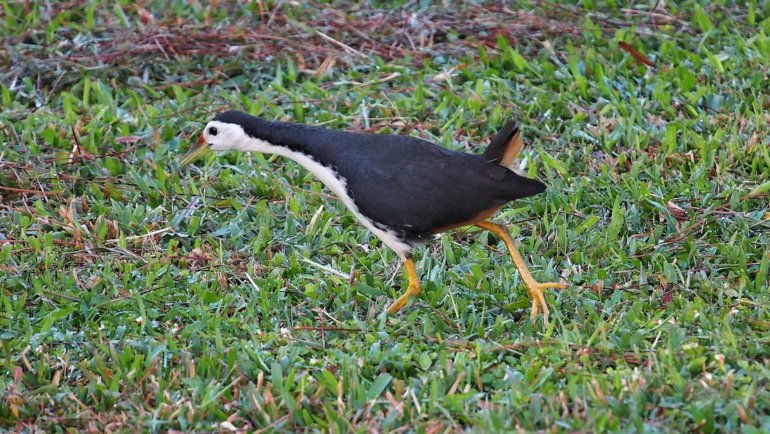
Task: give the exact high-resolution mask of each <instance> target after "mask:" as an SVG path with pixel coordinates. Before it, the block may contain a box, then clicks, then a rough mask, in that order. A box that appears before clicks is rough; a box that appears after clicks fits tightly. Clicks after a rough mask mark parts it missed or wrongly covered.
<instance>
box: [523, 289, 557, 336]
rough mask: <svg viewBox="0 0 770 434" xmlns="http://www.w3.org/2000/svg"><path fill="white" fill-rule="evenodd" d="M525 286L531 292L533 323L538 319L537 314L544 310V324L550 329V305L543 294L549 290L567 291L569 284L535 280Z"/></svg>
mask: <svg viewBox="0 0 770 434" xmlns="http://www.w3.org/2000/svg"><path fill="white" fill-rule="evenodd" d="M525 284H526V286H527V290H528V291H529V295H530V296H531V297H532V314H531V315H530V317H531V318H532V321H534V320H535V317H537V314H538V313H539V312H540V308H542V309H543V324H544V325H545V326H546V327H548V315H549V313H550V311H549V310H548V304H547V303H546V302H545V295H544V294H543V290H545V289H548V288H553V289H565V288H567V284H566V283H561V282H558V283H557V282H547V283H540V282H537V281H535V280H534V279H532V280H531V281H526V282H525Z"/></svg>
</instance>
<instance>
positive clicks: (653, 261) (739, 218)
mask: <svg viewBox="0 0 770 434" xmlns="http://www.w3.org/2000/svg"><path fill="white" fill-rule="evenodd" d="M115 3H116V5H115V6H113V2H100V1H88V2H87V1H75V2H69V3H68V4H65V5H63V6H62V3H61V2H48V1H32V2H30V6H31V7H30V10H29V11H25V9H24V8H25V2H18V1H9V0H0V8H2V10H3V13H2V14H0V35H4V36H2V39H3V43H2V44H0V144H1V145H2V147H1V148H0V290H2V292H1V293H0V301H2V306H1V307H0V393H1V394H2V395H1V398H2V400H0V427H2V428H3V429H11V430H14V429H18V430H26V431H30V432H31V430H32V429H33V427H37V428H39V429H42V430H44V431H53V432H57V431H58V432H61V431H67V430H71V431H80V430H93V431H99V432H103V431H115V430H126V431H136V430H146V431H166V430H171V429H175V430H183V431H190V430H196V431H212V430H228V429H230V428H232V427H236V428H238V429H244V430H253V429H260V430H266V431H293V430H302V431H304V430H307V431H334V432H345V431H356V432H367V431H369V430H379V431H391V430H396V429H407V430H413V431H416V432H443V431H459V430H474V431H484V432H489V431H511V430H516V429H519V430H524V431H546V430H547V431H555V432H562V431H564V432H572V431H647V432H683V431H690V430H691V431H702V432H714V431H729V432H739V431H742V432H745V433H755V432H768V431H770V417H769V416H768V414H770V392H768V389H770V338H768V336H770V333H768V331H770V308H769V307H770V293H769V292H768V265H769V264H770V254H769V253H768V245H770V231H769V230H768V229H770V213H769V212H770V209H768V192H769V191H770V184H768V179H770V141H769V139H768V131H770V129H769V128H768V126H767V124H768V122H769V121H770V117H769V116H768V114H767V113H768V110H769V109H770V96H768V92H767V89H768V83H769V82H768V76H769V75H768V71H770V36H769V35H770V18H769V17H770V4H768V3H767V2H750V3H748V4H742V3H740V4H737V5H736V4H732V3H724V4H719V5H707V4H706V3H705V2H704V3H703V4H701V3H696V2H691V1H688V2H684V3H679V4H670V3H671V2H666V7H667V8H668V9H666V10H663V11H661V10H657V11H655V14H651V13H650V11H651V8H652V7H653V6H654V5H655V4H657V3H658V2H654V1H653V2H647V3H645V4H642V5H640V6H636V7H634V8H633V10H629V9H624V8H625V6H621V5H619V4H617V2H615V1H607V2H601V1H585V2H582V3H581V4H580V5H578V6H565V7H561V6H556V5H555V4H551V3H543V2H533V3H532V4H530V3H528V2H525V3H521V4H516V5H509V8H511V9H514V10H513V11H505V10H502V9H500V8H499V7H498V6H491V7H490V8H489V9H488V10H486V11H483V10H481V9H480V8H479V7H478V6H476V5H474V4H464V5H463V6H462V7H460V12H452V11H449V10H444V9H441V7H440V6H433V7H429V6H427V5H425V4H424V3H426V2H410V3H409V4H408V5H407V6H406V9H397V10H395V11H392V12H390V13H386V12H384V11H379V13H380V14H379V15H375V12H373V11H372V10H371V8H376V7H379V6H376V5H375V6H371V5H352V4H338V5H335V6H334V8H336V9H332V8H330V7H328V6H324V5H323V4H312V5H310V6H297V5H295V4H294V3H292V2H285V4H283V3H284V2H281V3H282V4H281V5H280V7H279V8H277V9H276V4H275V2H260V1H255V2H222V1H220V2H219V6H218V7H216V8H210V7H209V6H208V5H206V4H204V6H200V5H197V2H188V1H182V0H175V1H170V2H160V1H149V0H148V1H144V2H130V1H127V0H122V1H120V2H115ZM496 4H497V3H496ZM418 5H419V6H418ZM64 6H66V7H64ZM335 11H336V12H335ZM342 11H348V12H342ZM634 11H636V12H634ZM413 13H414V14H416V15H414V17H416V19H414V20H413V21H415V23H416V26H414V27H412V26H410V25H409V22H408V21H409V16H410V15H411V14H413ZM149 15H152V18H148V17H149ZM343 18H344V20H343ZM380 19H381V21H377V20H380ZM343 21H344V22H347V23H348V24H347V25H344V26H343V25H342V23H343ZM33 29H34V30H33ZM357 29H358V30H357ZM359 30H360V31H359ZM250 32H251V33H250ZM318 32H322V33H324V35H326V36H328V37H329V38H333V39H335V40H336V41H338V42H341V43H344V44H346V45H348V46H349V47H350V49H347V48H343V47H342V46H341V45H339V44H337V43H334V42H332V41H330V40H329V39H327V38H324V37H323V36H321V35H319V34H318ZM420 32H424V33H423V40H422V41H421V40H420ZM160 34H163V35H165V36H163V37H160V36H158V35H160ZM265 35H268V36H274V37H277V39H276V38H272V39H271V38H266V37H264V36H265ZM431 35H432V36H431ZM431 37H433V38H434V42H435V45H434V46H432V47H430V48H429V47H427V45H429V42H430V38H431ZM164 38H165V39H164ZM367 39H368V40H367ZM619 41H626V42H627V43H629V44H630V45H631V46H632V47H634V48H636V49H637V50H639V51H641V52H643V53H644V55H646V56H647V57H648V58H649V59H650V60H651V61H652V62H654V64H655V65H656V66H655V67H653V68H649V67H647V66H644V65H643V64H642V63H640V62H639V61H637V60H636V59H635V58H634V57H633V56H632V55H630V54H629V53H628V52H627V51H624V50H623V49H621V48H619V45H618V42H619ZM421 43H423V44H424V46H423V47H422V48H421V45H420V44H421ZM412 44H414V47H412ZM232 46H237V48H232V49H231V48H230V47H232ZM353 50H357V51H358V52H361V53H364V56H361V55H358V54H356V53H355V51H353ZM372 51H374V54H372ZM100 56H101V57H100ZM327 58H328V59H330V60H331V59H334V61H335V64H334V66H332V67H331V68H330V69H328V70H326V71H325V73H323V74H321V73H318V74H316V73H315V72H316V71H317V70H318V68H319V66H320V65H321V64H322V63H323V62H324V60H325V59H327ZM299 59H302V60H299ZM327 63H328V62H327ZM321 72H324V71H323V70H322V71H321ZM446 78H449V79H448V80H446ZM224 108H238V109H242V110H246V111H249V112H251V113H253V114H256V115H261V116H264V117H267V118H273V119H283V120H295V121H301V122H306V123H310V124H319V125H325V126H328V127H331V128H339V129H352V130H360V129H366V130H368V131H375V132H383V133H386V132H387V133H398V134H411V135H415V136H419V137H423V138H427V139H430V140H433V141H436V142H438V143H440V144H441V145H443V146H446V147H448V148H452V149H458V150H465V151H468V152H476V153H478V152H480V151H481V149H482V148H483V146H485V145H486V143H488V139H489V138H490V136H491V135H492V134H494V132H495V131H496V130H497V128H499V127H501V126H502V124H503V123H504V122H505V121H506V120H507V119H508V118H510V117H512V116H517V117H518V118H519V119H520V120H521V122H522V124H523V131H524V135H525V139H526V141H527V143H528V148H527V150H526V151H525V154H524V157H525V158H526V164H527V166H526V170H527V171H528V172H529V174H530V175H532V176H537V177H538V178H540V179H541V180H543V181H545V182H546V183H547V184H548V185H549V189H548V190H547V191H546V193H544V194H542V195H540V196H537V197H534V198H530V199H527V200H522V201H519V202H517V203H514V204H512V205H510V206H508V207H506V208H504V209H503V210H502V211H501V212H500V213H499V214H498V215H497V217H496V220H497V221H500V222H506V223H510V224H512V231H513V233H514V236H515V238H516V239H517V240H519V243H520V246H521V250H522V253H523V254H524V256H525V258H526V260H527V261H528V262H529V263H530V264H531V265H532V267H531V269H532V271H533V274H534V275H535V277H536V278H537V279H539V280H541V281H545V280H553V279H564V280H565V281H566V282H568V283H569V289H567V290H564V291H561V292H550V293H548V295H547V299H548V301H549V303H550V305H551V306H552V314H551V325H550V327H548V328H544V327H543V325H542V322H541V321H539V320H538V321H535V322H534V323H533V322H530V319H529V305H530V300H529V298H528V296H527V295H526V291H525V290H524V288H523V286H522V283H521V280H520V278H519V276H518V273H517V272H516V270H515V267H514V266H513V264H511V262H510V261H509V259H508V257H507V253H506V252H505V248H504V246H503V245H502V244H501V243H499V242H498V241H497V240H496V239H494V238H493V237H492V236H490V235H488V234H486V233H484V232H479V231H476V230H472V229H468V230H461V231H457V232H451V233H447V234H444V235H442V236H441V238H440V239H439V240H437V241H435V242H433V243H432V244H430V245H429V246H427V247H425V248H422V249H419V250H418V251H417V252H416V265H417V268H418V272H419V274H420V275H421V277H422V279H423V282H424V283H423V292H422V294H421V295H420V297H419V298H418V299H417V300H414V301H412V303H410V304H409V305H408V306H407V308H406V309H404V310H403V311H402V313H400V314H398V315H396V316H394V317H385V316H384V315H383V314H382V312H383V310H384V308H385V307H386V306H387V305H388V303H390V302H391V301H392V300H393V299H394V298H395V297H396V296H397V295H398V294H400V292H401V291H402V290H403V288H405V281H404V278H403V277H402V275H401V270H400V268H399V267H398V259H397V257H396V255H395V254H394V253H393V252H391V251H389V250H387V249H386V248H384V247H383V246H382V245H381V243H380V242H379V241H378V240H377V239H376V238H375V237H374V236H373V235H371V234H370V233H368V232H367V231H366V230H365V229H363V228H362V227H361V226H360V225H358V224H357V223H356V222H355V219H354V217H353V216H352V215H351V214H350V213H348V212H346V211H345V209H344V207H343V206H342V205H341V204H340V203H339V202H337V201H335V200H331V199H330V197H329V195H328V193H327V192H326V191H325V190H324V189H323V186H322V185H321V184H320V183H319V182H317V181H316V180H315V179H313V177H312V176H311V175H310V174H308V173H307V172H306V171H304V170H303V169H302V168H301V167H299V166H297V165H296V164H294V163H291V162H287V161H285V160H282V159H280V158H274V157H273V158H271V157H266V156H261V155H236V154H230V155H220V156H210V157H208V158H207V159H206V160H205V161H203V162H200V163H198V165H197V166H196V167H194V168H192V169H190V170H186V171H183V172H179V171H178V170H177V166H176V163H175V161H176V158H177V157H178V156H179V155H180V154H181V153H182V152H184V151H186V150H187V149H188V148H189V146H190V145H191V143H192V142H193V141H194V140H195V138H196V137H197V134H198V133H199V131H200V129H201V127H202V126H203V125H205V123H206V121H207V120H208V119H210V117H211V116H212V115H213V114H214V113H215V112H216V111H218V110H221V109H224ZM78 149H79V152H76V151H78ZM351 281H352V282H353V283H352V285H351ZM321 330H323V331H321Z"/></svg>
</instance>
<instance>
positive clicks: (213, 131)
mask: <svg viewBox="0 0 770 434" xmlns="http://www.w3.org/2000/svg"><path fill="white" fill-rule="evenodd" d="M218 132H219V131H217V127H211V128H209V134H211V135H212V136H216V135H217V133H218Z"/></svg>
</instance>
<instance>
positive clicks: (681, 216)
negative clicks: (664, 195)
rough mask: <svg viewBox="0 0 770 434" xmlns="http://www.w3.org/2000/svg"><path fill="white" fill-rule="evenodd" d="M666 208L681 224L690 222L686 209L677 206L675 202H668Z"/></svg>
mask: <svg viewBox="0 0 770 434" xmlns="http://www.w3.org/2000/svg"><path fill="white" fill-rule="evenodd" d="M666 208H667V209H668V212H670V213H671V215H672V216H674V218H675V219H676V220H677V221H680V222H681V221H687V220H689V218H688V216H687V211H685V210H684V208H682V207H681V206H679V205H677V204H675V203H674V202H672V201H670V200H669V201H668V202H666Z"/></svg>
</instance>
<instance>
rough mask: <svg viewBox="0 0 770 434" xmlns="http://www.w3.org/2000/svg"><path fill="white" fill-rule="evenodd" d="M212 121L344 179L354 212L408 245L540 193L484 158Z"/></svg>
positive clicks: (375, 138) (277, 126) (427, 145)
mask: <svg viewBox="0 0 770 434" xmlns="http://www.w3.org/2000/svg"><path fill="white" fill-rule="evenodd" d="M215 120H219V121H222V122H228V123H237V124H239V125H241V126H242V127H243V128H244V130H245V131H246V133H247V134H249V135H250V136H252V137H256V138H260V139H262V140H266V141H268V142H270V143H272V144H274V145H280V146H286V147H288V148H290V149H291V150H293V151H296V152H301V153H304V154H307V155H310V156H312V157H313V158H314V159H315V160H316V161H318V162H319V163H321V164H323V165H324V166H327V167H330V168H332V169H333V170H335V171H336V172H337V173H338V174H339V175H340V176H342V177H343V178H345V180H346V182H347V188H348V192H349V194H350V195H351V196H352V198H353V201H354V203H355V204H356V206H357V207H358V209H359V211H360V212H361V213H362V214H363V215H365V216H367V217H368V218H370V219H372V220H373V221H374V222H375V223H377V224H379V225H381V226H385V227H387V228H389V229H391V230H394V231H396V232H397V233H399V235H400V236H402V237H403V238H405V239H407V240H420V239H422V238H424V237H426V236H428V235H430V234H432V233H434V232H435V231H436V229H438V228H443V227H449V226H453V225H458V224H461V223H464V222H467V221H469V220H471V219H473V218H474V217H476V216H478V215H479V214H480V213H482V212H484V211H487V210H490V209H494V208H498V207H500V206H502V205H504V204H505V203H507V202H509V201H511V200H514V199H518V198H522V197H526V196H532V195H535V194H538V193H541V192H542V191H543V190H545V185H544V184H543V183H541V182H540V181H538V180H535V179H530V178H525V177H522V176H519V175H517V174H516V173H514V172H512V171H510V170H508V169H506V168H505V167H502V166H499V165H497V164H494V163H490V162H487V161H485V159H484V157H482V156H479V155H474V154H465V153H461V152H455V151H451V150H448V149H445V148H442V147H440V146H438V145H435V144H433V143H431V142H428V141H425V140H422V139H418V138H414V137H408V136H395V135H381V134H360V133H350V132H344V131H338V130H330V129H323V128H317V127H310V126H307V125H300V124H290V123H285V122H274V121H266V120H263V119H259V118H255V117H253V116H250V115H247V114H245V113H241V112H235V111H229V112H225V113H221V114H219V115H217V117H216V118H215Z"/></svg>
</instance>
